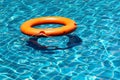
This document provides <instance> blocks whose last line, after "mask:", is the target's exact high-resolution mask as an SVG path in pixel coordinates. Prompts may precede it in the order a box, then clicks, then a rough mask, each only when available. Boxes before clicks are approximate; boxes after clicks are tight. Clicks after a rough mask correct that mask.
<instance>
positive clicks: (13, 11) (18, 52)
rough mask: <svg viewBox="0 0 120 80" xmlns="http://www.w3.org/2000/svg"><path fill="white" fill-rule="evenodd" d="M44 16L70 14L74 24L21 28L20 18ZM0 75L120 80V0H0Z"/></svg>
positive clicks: (0, 79)
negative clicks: (51, 31) (45, 33)
mask: <svg viewBox="0 0 120 80" xmlns="http://www.w3.org/2000/svg"><path fill="white" fill-rule="evenodd" d="M42 16H62V17H67V18H70V19H73V20H75V21H76V22H77V30H75V31H74V32H72V33H70V34H68V35H64V36H58V37H48V38H45V37H41V38H36V37H30V36H27V35H25V34H22V33H21V31H20V26H21V24H22V23H23V22H25V21H26V20H29V19H32V18H37V17H42ZM43 26H45V25H43ZM52 26H53V27H56V26H57V25H50V27H52ZM0 80H120V1H119V0H61V1H60V0H0Z"/></svg>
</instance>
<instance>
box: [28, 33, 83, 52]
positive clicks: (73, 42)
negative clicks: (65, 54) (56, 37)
mask: <svg viewBox="0 0 120 80" xmlns="http://www.w3.org/2000/svg"><path fill="white" fill-rule="evenodd" d="M66 36H67V37H68V38H69V41H68V42H67V43H66V45H67V47H64V48H60V47H59V46H44V45H41V44H40V43H38V42H37V40H38V39H39V38H38V37H31V38H29V40H28V41H27V46H30V47H32V48H34V49H36V50H64V49H69V48H72V47H75V46H78V45H81V43H82V39H81V38H79V37H78V36H77V35H66Z"/></svg>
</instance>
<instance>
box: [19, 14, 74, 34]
mask: <svg viewBox="0 0 120 80" xmlns="http://www.w3.org/2000/svg"><path fill="white" fill-rule="evenodd" d="M48 23H53V24H63V25H64V26H62V27H57V28H45V29H42V28H40V29H37V28H33V27H34V26H36V25H40V24H48ZM20 29H21V32H23V33H24V34H27V35H29V36H59V35H64V34H68V33H70V32H72V31H74V30H75V29H76V23H75V22H74V21H73V20H71V19H69V18H64V17H57V16H49V17H41V18H35V19H31V20H28V21H26V22H24V23H23V24H22V25H21V28H20Z"/></svg>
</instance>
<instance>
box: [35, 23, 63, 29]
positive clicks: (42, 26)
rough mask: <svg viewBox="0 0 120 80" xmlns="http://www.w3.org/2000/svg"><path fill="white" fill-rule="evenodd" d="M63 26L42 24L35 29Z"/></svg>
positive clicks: (59, 25)
mask: <svg viewBox="0 0 120 80" xmlns="http://www.w3.org/2000/svg"><path fill="white" fill-rule="evenodd" d="M61 26H63V24H40V25H37V26H34V27H35V28H57V27H61Z"/></svg>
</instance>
